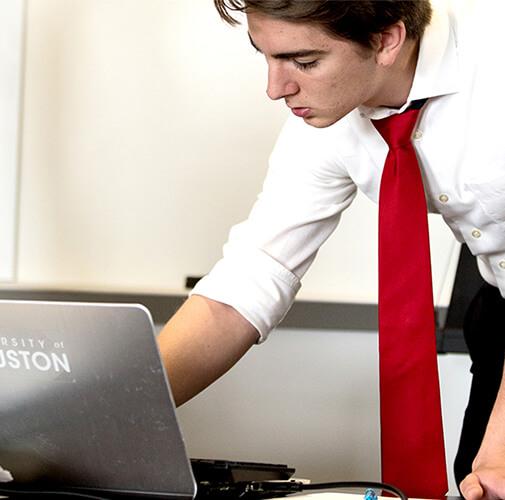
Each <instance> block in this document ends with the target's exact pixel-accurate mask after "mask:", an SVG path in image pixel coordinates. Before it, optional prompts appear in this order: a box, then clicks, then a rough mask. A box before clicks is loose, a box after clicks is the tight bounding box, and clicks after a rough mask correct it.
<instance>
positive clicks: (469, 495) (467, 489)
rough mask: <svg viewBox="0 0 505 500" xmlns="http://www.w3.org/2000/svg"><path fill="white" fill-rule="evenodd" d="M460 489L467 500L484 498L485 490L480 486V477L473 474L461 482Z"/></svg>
mask: <svg viewBox="0 0 505 500" xmlns="http://www.w3.org/2000/svg"><path fill="white" fill-rule="evenodd" d="M459 489H460V490H461V493H462V495H463V497H464V498H465V499H466V500H480V499H481V498H482V497H483V496H484V490H483V488H482V486H481V484H480V481H479V477H478V476H477V474H474V473H473V472H472V473H470V474H468V476H466V477H465V479H463V481H461V484H460V485H459Z"/></svg>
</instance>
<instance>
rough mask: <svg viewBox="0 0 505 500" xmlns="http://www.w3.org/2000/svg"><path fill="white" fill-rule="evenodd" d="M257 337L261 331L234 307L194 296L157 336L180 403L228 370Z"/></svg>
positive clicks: (174, 392) (176, 398)
mask: <svg viewBox="0 0 505 500" xmlns="http://www.w3.org/2000/svg"><path fill="white" fill-rule="evenodd" d="M257 340H258V331H257V330H256V329H255V328H254V327H253V326H252V325H251V324H250V323H249V322H248V321H247V320H246V319H244V318H243V316H241V315H240V314H239V313H238V312H237V311H236V310H235V309H233V308H232V307H231V306H228V305H226V304H222V303H221V302H216V301H214V300H211V299H208V298H206V297H202V296H200V295H193V296H191V297H190V298H189V299H188V300H187V301H186V302H185V303H184V304H183V306H182V307H181V308H180V309H179V310H178V311H177V313H176V314H174V316H173V317H172V319H171V320H170V321H169V322H168V323H167V324H166V325H165V327H164V328H163V330H162V332H161V333H160V335H159V336H158V345H159V348H160V353H161V357H162V359H163V363H164V365H165V368H166V370H167V374H168V378H169V380H170V385H171V388H172V392H173V395H174V399H175V402H176V404H177V405H181V404H183V403H185V402H186V401H187V400H188V399H190V398H192V397H193V396H195V395H196V394H198V393H199V392H200V391H202V390H203V389H205V388H206V387H207V386H208V385H210V384H211V383H212V382H214V380H216V379H217V378H219V377H220V376H221V375H223V374H224V373H225V372H226V371H228V370H229V369H230V368H231V367H232V366H233V365H234V364H235V363H236V362H237V361H238V360H239V359H240V358H241V357H242V356H243V355H244V354H245V353H246V352H247V351H248V349H249V348H250V347H251V346H252V345H253V344H254V343H255V342H256V341H257Z"/></svg>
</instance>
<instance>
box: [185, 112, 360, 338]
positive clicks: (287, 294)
mask: <svg viewBox="0 0 505 500" xmlns="http://www.w3.org/2000/svg"><path fill="white" fill-rule="evenodd" d="M335 132H336V131H335V128H334V127H329V128H327V129H315V128H313V127H309V126H308V125H305V124H304V122H303V121H301V120H299V119H294V117H293V118H292V119H289V120H288V122H287V123H286V125H285V127H284V128H283V130H282V132H281V135H280V137H279V139H278V141H277V144H276V146H275V148H274V151H273V152H272V155H271V157H270V162H269V169H268V173H267V176H266V179H265V182H264V185H263V190H262V192H261V194H260V195H259V196H258V199H257V201H256V203H255V204H254V206H253V208H252V211H251V213H250V215H249V217H248V219H247V220H246V221H244V222H242V223H240V224H238V225H236V226H234V227H233V228H232V229H231V231H230V235H229V238H228V241H227V243H226V244H225V246H224V249H223V258H222V259H221V260H219V261H218V262H217V264H216V265H215V266H214V267H213V269H212V270H211V272H210V273H209V274H208V275H207V276H205V277H204V278H203V279H202V280H200V281H199V282H198V284H197V285H196V286H195V288H194V289H193V291H192V294H197V295H203V296H206V297H208V298H211V299H213V300H216V301H219V302H222V303H225V304H228V305H230V306H232V307H233V308H234V309H236V310H237V311H238V312H239V313H240V314H241V315H242V316H243V317H244V318H245V319H247V320H248V321H249V322H250V323H251V324H252V325H253V326H254V327H255V328H256V329H257V330H258V332H259V334H260V339H259V341H260V342H261V341H263V340H265V339H266V338H267V336H268V334H269V332H270V331H271V330H272V329H273V328H275V327H276V326H277V324H278V323H279V322H280V321H281V320H282V319H283V318H284V316H285V315H286V313H287V312H288V310H289V308H290V307H291V305H292V304H293V302H294V299H295V296H296V293H297V292H298V290H299V289H300V286H301V279H302V277H303V275H304V274H305V272H306V271H307V269H308V268H309V266H310V264H311V263H312V261H313V260H314V258H315V256H316V254H317V251H318V249H319V248H320V246H321V245H322V244H323V243H324V242H325V241H326V239H327V238H328V237H329V236H330V234H331V233H332V232H333V230H334V229H335V227H336V226H337V224H338V222H339V219H340V214H341V213H342V211H343V210H344V209H345V208H347V207H348V206H349V205H350V203H351V201H352V200H353V198H354V196H355V194H356V186H355V184H354V183H353V182H352V180H351V179H350V177H349V175H348V174H347V171H346V170H345V168H344V166H343V164H342V162H341V161H340V160H339V157H338V154H337V147H338V144H337V142H338V139H337V137H338V136H339V135H340V134H336V133H335Z"/></svg>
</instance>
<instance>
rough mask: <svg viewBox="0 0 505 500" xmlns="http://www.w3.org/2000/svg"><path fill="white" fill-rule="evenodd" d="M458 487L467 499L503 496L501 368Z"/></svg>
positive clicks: (504, 435) (504, 438) (504, 415)
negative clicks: (468, 465)
mask: <svg viewBox="0 0 505 500" xmlns="http://www.w3.org/2000/svg"><path fill="white" fill-rule="evenodd" d="M460 489H461V493H462V494H463V496H464V497H465V498H466V499H467V500H480V499H486V500H493V499H499V498H505V369H504V372H503V375H502V380H501V385H500V389H499V391H498V395H497V397H496V402H495V404H494V407H493V411H492V412H491V416H490V417H489V422H488V425H487V428H486V433H485V434H484V439H483V440H482V444H481V446H480V449H479V452H478V453H477V456H476V457H475V460H474V462H473V466H472V473H471V474H469V475H468V476H467V477H466V478H465V479H464V480H463V481H462V482H461V485H460Z"/></svg>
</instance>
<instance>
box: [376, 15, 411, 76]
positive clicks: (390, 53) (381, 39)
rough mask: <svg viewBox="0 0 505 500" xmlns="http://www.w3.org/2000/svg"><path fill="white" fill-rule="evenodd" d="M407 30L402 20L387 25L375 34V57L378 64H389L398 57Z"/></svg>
mask: <svg viewBox="0 0 505 500" xmlns="http://www.w3.org/2000/svg"><path fill="white" fill-rule="evenodd" d="M406 38H407V30H406V29H405V24H404V23H403V21H398V22H396V23H394V24H392V25H391V26H388V27H387V28H386V29H385V30H384V31H382V33H379V35H377V39H376V51H375V59H376V62H377V64H379V65H380V66H386V67H387V66H391V65H392V64H393V63H394V62H395V61H396V58H397V57H398V54H399V53H400V51H401V49H402V47H403V45H404V43H405V40H406Z"/></svg>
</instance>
